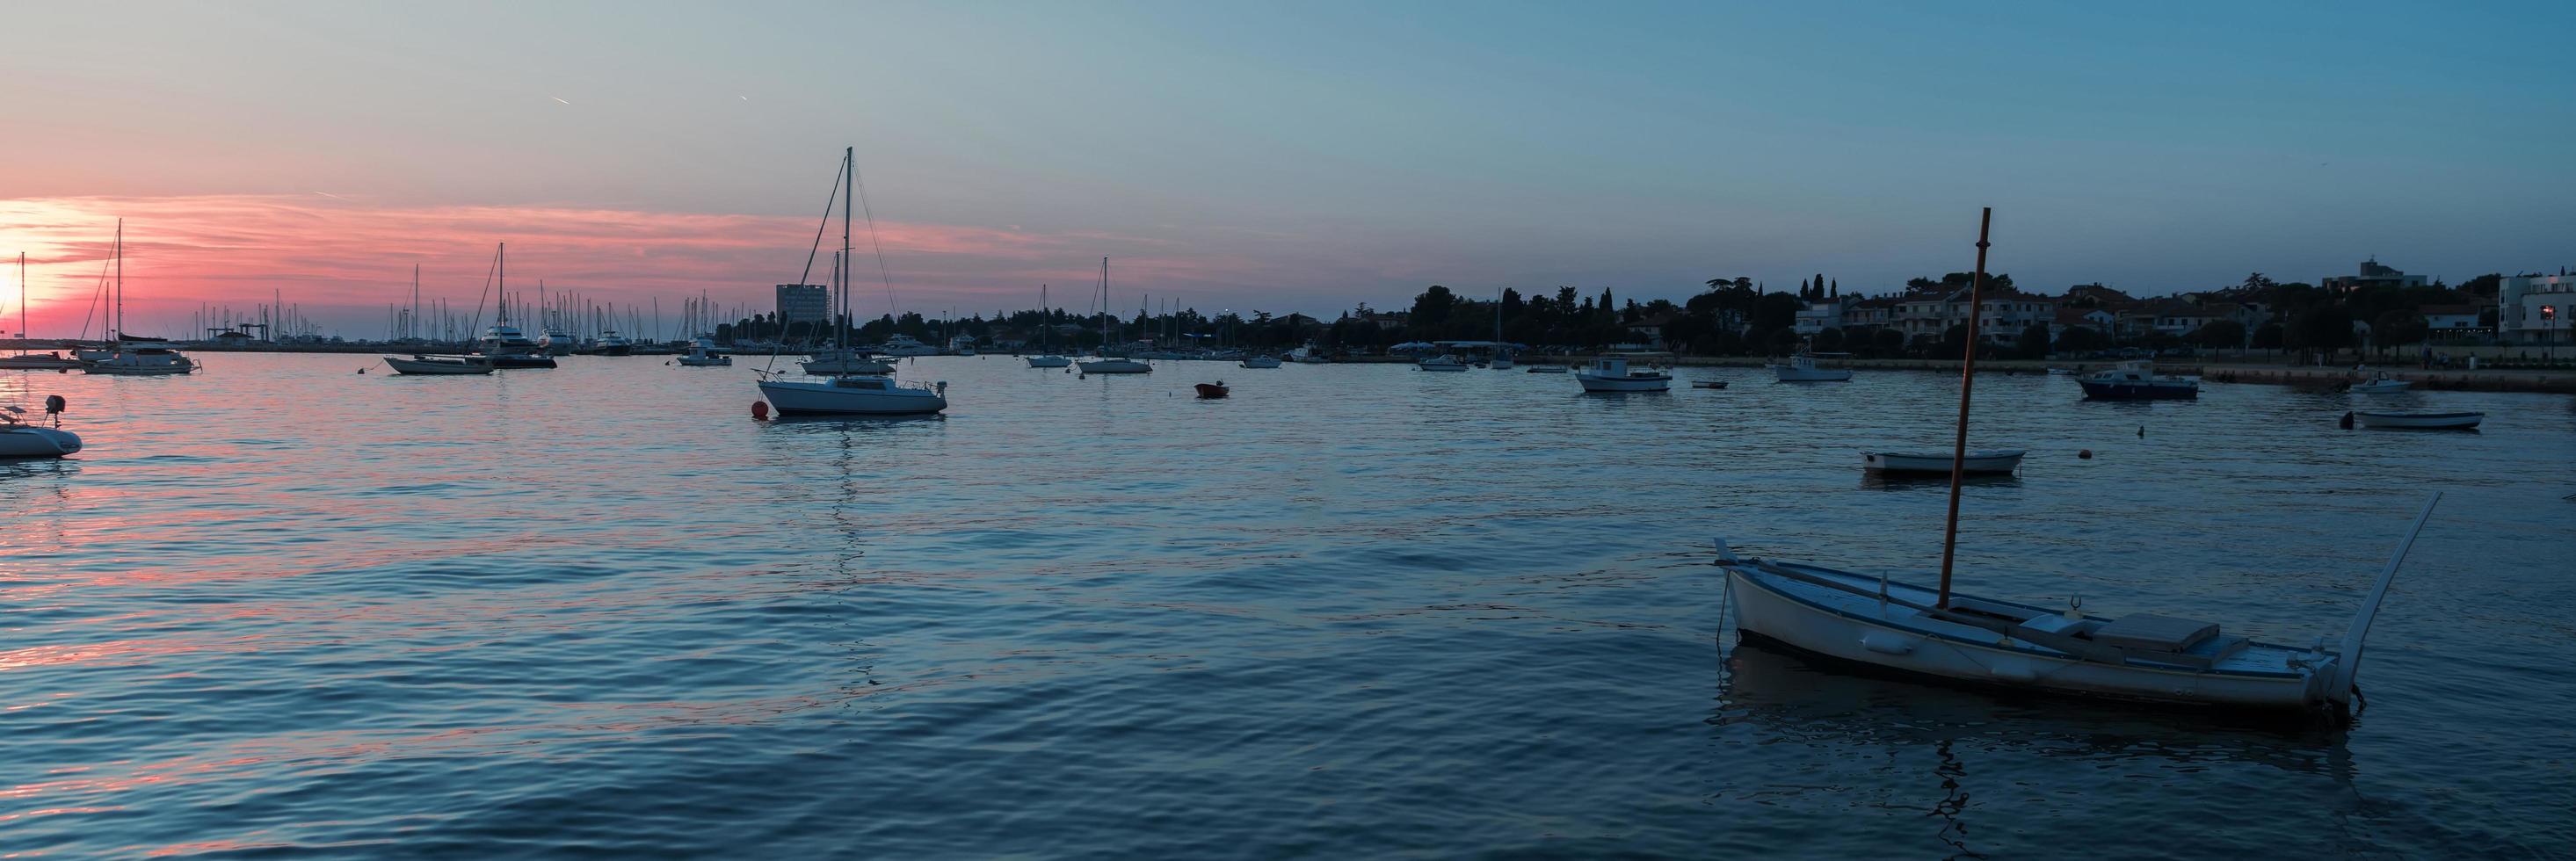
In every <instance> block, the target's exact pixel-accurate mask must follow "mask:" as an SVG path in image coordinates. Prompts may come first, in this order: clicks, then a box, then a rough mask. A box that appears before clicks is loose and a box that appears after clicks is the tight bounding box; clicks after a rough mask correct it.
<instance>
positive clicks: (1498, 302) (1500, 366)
mask: <svg viewBox="0 0 2576 861" xmlns="http://www.w3.org/2000/svg"><path fill="white" fill-rule="evenodd" d="M1487 367H1490V368H1492V369H1494V370H1497V371H1508V370H1511V369H1512V345H1510V344H1506V343H1503V292H1502V291H1500V290H1496V291H1494V361H1493V362H1491V363H1490V364H1488V365H1487Z"/></svg>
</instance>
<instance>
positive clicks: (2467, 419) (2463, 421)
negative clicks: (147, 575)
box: [2343, 410, 2487, 430]
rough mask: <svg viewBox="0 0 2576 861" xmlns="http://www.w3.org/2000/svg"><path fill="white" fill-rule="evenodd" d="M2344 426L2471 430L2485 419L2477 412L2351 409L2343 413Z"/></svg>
mask: <svg viewBox="0 0 2576 861" xmlns="http://www.w3.org/2000/svg"><path fill="white" fill-rule="evenodd" d="M2343 417H2344V426H2345V427H2353V426H2355V425H2359V426H2361V427H2365V428H2370V429H2372V430H2473V429H2476V428H2477V426H2478V424H2479V423H2480V422H2483V421H2486V418H2487V414H2486V413H2478V412H2374V411H2370V410H2353V411H2352V412H2348V413H2345V414H2343Z"/></svg>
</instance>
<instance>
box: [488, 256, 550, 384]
mask: <svg viewBox="0 0 2576 861" xmlns="http://www.w3.org/2000/svg"><path fill="white" fill-rule="evenodd" d="M492 266H493V271H494V272H496V273H498V276H499V282H498V290H497V292H498V295H499V296H500V299H501V301H500V305H499V311H498V312H497V315H496V317H495V318H494V319H493V321H492V325H490V326H488V327H485V328H484V329H483V339H482V341H483V361H484V362H485V363H486V364H489V365H491V366H492V367H495V368H551V367H554V366H555V358H554V357H553V356H550V355H547V354H546V351H545V350H544V349H543V348H540V347H538V346H537V342H535V341H531V340H528V336H527V334H526V333H523V332H521V331H519V327H517V326H514V325H511V323H510V243H507V242H503V243H500V244H499V245H498V246H496V247H495V248H494V249H493V251H492ZM477 313H480V312H477Z"/></svg>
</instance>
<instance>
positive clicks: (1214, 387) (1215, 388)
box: [1198, 380, 1234, 398]
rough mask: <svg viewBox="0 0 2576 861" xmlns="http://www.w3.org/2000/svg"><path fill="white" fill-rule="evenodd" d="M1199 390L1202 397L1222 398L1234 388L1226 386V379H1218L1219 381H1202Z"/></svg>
mask: <svg viewBox="0 0 2576 861" xmlns="http://www.w3.org/2000/svg"><path fill="white" fill-rule="evenodd" d="M1198 390H1199V397H1202V398H1222V397H1225V396H1226V395H1227V394H1228V393H1231V392H1233V391H1234V390H1233V389H1229V388H1226V387H1225V381H1224V380H1218V381H1216V382H1213V383H1200V384H1198Z"/></svg>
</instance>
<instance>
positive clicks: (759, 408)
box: [751, 401, 769, 421]
mask: <svg viewBox="0 0 2576 861" xmlns="http://www.w3.org/2000/svg"><path fill="white" fill-rule="evenodd" d="M751 419H752V421H768V420H769V402H768V401H752V402H751Z"/></svg>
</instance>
